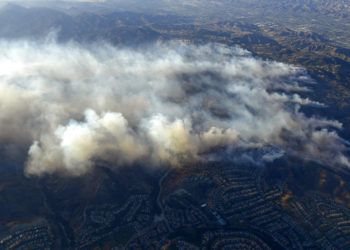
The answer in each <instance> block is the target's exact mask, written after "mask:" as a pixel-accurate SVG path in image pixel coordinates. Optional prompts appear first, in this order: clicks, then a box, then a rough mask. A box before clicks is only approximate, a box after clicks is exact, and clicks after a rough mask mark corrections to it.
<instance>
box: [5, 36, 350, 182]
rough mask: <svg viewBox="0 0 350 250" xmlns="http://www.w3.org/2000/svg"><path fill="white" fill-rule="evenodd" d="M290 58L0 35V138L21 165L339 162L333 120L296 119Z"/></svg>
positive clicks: (341, 150)
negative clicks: (22, 161)
mask: <svg viewBox="0 0 350 250" xmlns="http://www.w3.org/2000/svg"><path fill="white" fill-rule="evenodd" d="M311 83H312V81H311V79H309V78H308V76H307V74H306V73H305V72H304V71H303V70H302V69H300V68H296V67H293V66H289V65H286V64H282V63H277V62H267V61H263V60H260V59H256V58H253V57H252V56H251V55H250V53H248V52H247V51H244V50H241V49H239V48H229V47H226V46H223V45H217V44H209V45H203V46H194V45H185V44H181V43H168V44H155V45H152V46H149V47H147V48H143V49H142V50H141V49H140V50H138V49H126V48H117V47H113V46H110V45H108V44H104V43H100V44H95V45H90V46H87V47H83V46H81V45H77V44H75V43H68V44H65V45H62V44H56V43H55V42H48V43H40V44H39V43H34V42H6V41H2V42H1V43H0V143H1V145H2V146H3V147H4V148H11V150H8V152H9V154H10V153H11V154H13V153H14V152H16V154H22V155H26V158H27V161H26V162H27V163H26V169H25V171H26V173H27V174H29V175H42V174H45V173H54V172H64V173H68V174H72V175H81V174H84V173H86V172H88V171H89V170H90V169H91V168H93V167H94V166H95V165H96V164H95V163H96V161H104V162H107V163H109V164H110V165H113V166H116V167H118V166H131V165H133V164H136V163H139V162H141V163H143V164H147V165H151V166H172V167H186V166H189V165H190V164H192V163H195V162H200V161H203V160H208V159H212V158H214V159H220V158H222V157H225V158H227V159H225V160H230V159H231V160H235V159H237V157H238V158H240V159H241V158H242V159H247V158H249V156H247V155H249V154H248V153H243V154H242V153H237V152H249V150H258V151H260V152H262V153H261V157H258V158H254V159H253V158H251V159H249V160H251V161H253V162H254V163H256V164H261V163H263V162H264V161H273V160H274V159H276V158H279V157H281V156H283V155H284V154H290V155H294V156H299V157H301V158H304V159H307V160H313V161H316V162H319V163H321V164H326V165H329V166H334V167H339V166H343V167H349V166H350V163H349V160H348V158H347V156H346V151H347V147H346V142H345V141H343V140H342V139H341V138H340V137H339V136H338V135H337V133H336V132H335V131H334V130H335V129H341V124H340V123H338V122H336V121H329V120H326V119H322V118H317V117H306V116H305V115H304V114H303V113H302V112H301V111H300V106H302V105H313V106H322V104H320V103H317V102H313V101H312V100H309V99H303V98H302V97H301V96H300V95H299V94H298V92H302V91H305V90H307V89H308V84H311ZM242 155H244V157H242Z"/></svg>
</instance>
